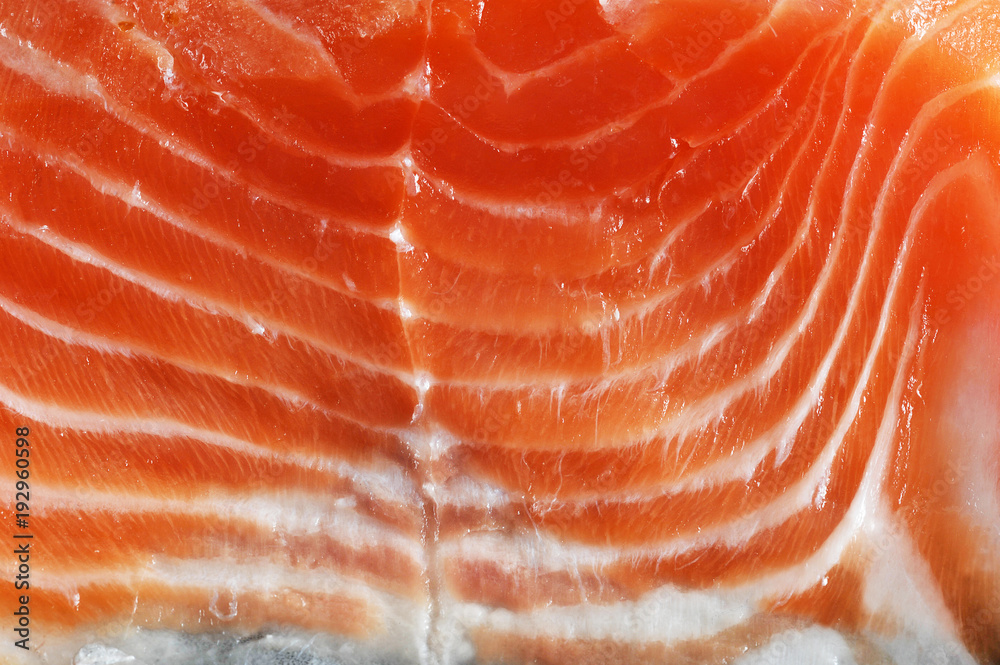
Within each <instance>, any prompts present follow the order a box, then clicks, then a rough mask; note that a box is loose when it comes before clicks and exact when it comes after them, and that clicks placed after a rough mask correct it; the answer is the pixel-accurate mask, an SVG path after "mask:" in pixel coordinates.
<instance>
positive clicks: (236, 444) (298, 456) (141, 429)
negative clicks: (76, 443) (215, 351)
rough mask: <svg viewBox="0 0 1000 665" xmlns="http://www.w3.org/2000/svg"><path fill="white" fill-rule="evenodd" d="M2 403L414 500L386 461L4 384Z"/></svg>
mask: <svg viewBox="0 0 1000 665" xmlns="http://www.w3.org/2000/svg"><path fill="white" fill-rule="evenodd" d="M0 404H3V405H4V406H6V407H7V408H9V409H11V410H12V411H15V412H16V413H20V414H22V415H24V416H26V417H28V418H31V419H32V420H34V421H36V422H39V423H46V424H47V425H48V426H49V427H53V428H67V429H73V430H78V431H81V432H84V433H91V434H118V433H124V434H144V435H151V436H157V437H162V438H165V439H166V438H170V437H183V438H189V439H193V440H197V441H200V442H203V443H205V444H206V445H208V446H218V447H221V448H225V449H227V450H232V451H234V452H237V453H239V454H242V455H246V456H247V457H249V458H251V459H255V460H259V461H260V462H263V463H265V464H266V463H267V462H279V463H282V464H290V465H293V466H296V467H299V468H302V469H307V470H311V471H319V472H322V473H330V474H333V475H335V476H337V477H339V478H342V479H345V480H347V481H349V482H350V483H352V484H353V485H354V486H356V487H357V488H358V491H359V492H360V493H363V494H365V495H368V496H371V498H373V499H376V500H379V501H383V502H386V503H402V504H404V505H405V504H407V503H411V502H412V501H415V495H414V494H413V488H412V483H411V482H410V479H409V477H408V475H407V472H406V471H405V469H403V468H402V467H392V466H389V465H388V464H386V465H382V466H380V467H379V468H377V469H375V470H369V469H363V468H359V467H357V466H355V465H353V464H351V463H348V462H345V461H343V460H338V459H335V458H329V457H317V456H311V455H307V454H304V453H300V452H279V451H276V450H274V449H272V448H267V447H264V446H261V445H259V444H256V443H253V442H251V441H246V440H243V439H238V438H236V437H232V436H228V435H225V434H221V433H218V432H214V431H209V430H203V429H198V428H195V427H191V426H189V425H185V424H184V423H181V422H178V421H174V420H168V419H151V418H127V417H121V416H110V415H107V414H102V413H93V412H85V411H71V410H68V409H64V408H62V407H60V406H57V405H52V404H43V403H41V402H36V401H33V400H28V399H25V398H23V397H22V396H20V395H18V394H17V393H16V392H14V391H12V390H11V389H10V388H9V387H7V386H5V385H0Z"/></svg>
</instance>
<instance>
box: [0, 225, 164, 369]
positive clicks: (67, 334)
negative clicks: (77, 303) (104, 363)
mask: <svg viewBox="0 0 1000 665" xmlns="http://www.w3.org/2000/svg"><path fill="white" fill-rule="evenodd" d="M0 223H2V219H0ZM0 311H3V312H5V313H6V314H8V315H10V316H11V318H13V319H15V320H17V321H20V322H21V323H23V324H24V325H26V326H28V327H29V328H31V329H32V330H35V331H37V332H39V333H41V334H43V335H45V336H47V337H49V338H51V339H57V340H59V341H60V342H64V343H65V344H67V345H73V346H83V347H87V348H90V349H94V350H95V351H98V352H100V353H107V354H114V355H119V356H123V357H125V358H132V357H133V356H136V355H146V354H145V353H143V352H139V353H137V352H136V349H134V348H132V347H130V346H127V345H125V344H121V343H119V342H116V341H114V340H112V339H106V338H103V337H98V336H97V335H91V334H90V333H87V332H83V331H81V330H77V329H76V328H71V327H69V326H64V325H63V324H61V323H59V322H57V321H53V320H52V319H48V318H45V317H44V316H41V315H40V314H38V313H37V312H34V311H32V310H30V309H27V308H26V307H22V306H21V305H18V304H17V303H15V302H14V301H13V300H8V299H7V298H5V297H3V296H2V295H0Z"/></svg>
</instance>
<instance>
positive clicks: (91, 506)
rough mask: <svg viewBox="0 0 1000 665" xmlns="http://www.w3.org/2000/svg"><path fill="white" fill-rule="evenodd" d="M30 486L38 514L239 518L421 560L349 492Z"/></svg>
mask: <svg viewBox="0 0 1000 665" xmlns="http://www.w3.org/2000/svg"><path fill="white" fill-rule="evenodd" d="M34 489H35V490H37V491H36V495H37V498H36V500H35V501H34V502H33V503H32V508H33V511H34V512H35V513H36V514H37V515H39V516H44V515H46V514H57V513H61V512H75V511H86V512H88V513H91V514H98V513H102V512H108V513H111V514H114V515H122V516H126V515H132V516H136V517H141V516H143V515H154V516H155V515H164V514H166V515H187V516H195V517H203V518H205V520H206V521H209V522H212V521H214V522H217V523H219V524H220V525H225V524H227V523H228V521H229V520H239V521H241V522H246V523H248V524H253V525H256V526H258V527H259V528H260V529H261V530H262V531H264V532H268V533H272V534H274V535H275V538H276V539H281V538H284V537H285V536H312V537H321V536H327V537H329V538H331V539H334V540H337V541H338V542H339V543H341V544H342V545H344V546H345V547H347V548H349V549H352V550H360V549H363V548H368V547H372V546H378V547H383V548H386V549H390V550H392V551H394V552H397V553H399V554H403V555H405V556H407V557H409V558H410V559H412V560H413V561H414V562H417V563H422V562H423V559H424V551H423V546H422V544H421V543H420V541H419V539H417V540H414V539H411V538H410V537H408V536H406V535H405V534H403V533H400V532H398V531H396V530H395V529H394V527H392V526H390V525H387V524H385V523H384V522H381V521H379V520H377V519H375V518H373V517H370V516H368V515H365V514H363V513H360V512H358V510H357V505H356V501H355V500H354V497H352V496H351V495H350V494H347V495H341V496H336V495H334V494H332V493H330V494H327V495H315V494H310V493H308V492H305V491H303V490H297V489H289V490H281V491H261V492H259V493H256V494H252V495H247V494H238V493H234V492H232V491H214V490H213V491H212V492H211V493H206V494H204V495H203V496H202V497H201V498H199V499H197V500H194V501H191V500H189V499H174V498H164V497H154V496H149V495H142V494H137V493H109V492H100V491H96V490H92V489H70V488H66V487H58V486H51V485H46V484H38V485H37V487H35V488H34ZM180 535H183V534H180Z"/></svg>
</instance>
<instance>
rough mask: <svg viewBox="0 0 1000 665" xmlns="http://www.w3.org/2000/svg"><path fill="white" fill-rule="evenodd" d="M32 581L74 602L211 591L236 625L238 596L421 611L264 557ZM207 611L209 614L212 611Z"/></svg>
mask: <svg viewBox="0 0 1000 665" xmlns="http://www.w3.org/2000/svg"><path fill="white" fill-rule="evenodd" d="M37 577H38V581H37V582H36V581H35V579H32V588H35V589H41V590H51V591H55V592H62V593H63V594H65V595H66V596H67V598H69V599H70V600H72V601H75V602H81V600H80V595H79V593H80V591H81V590H83V589H86V588H87V587H101V586H118V585H122V586H126V587H133V588H134V589H136V591H139V589H141V587H142V586H144V585H147V584H153V585H164V586H167V587H174V588H177V589H191V590H197V589H201V590H205V591H210V592H213V598H215V599H217V600H218V601H219V607H218V608H217V610H218V612H213V614H215V615H216V616H217V617H218V618H220V619H234V620H236V623H237V624H238V616H239V602H240V596H241V595H242V594H253V595H258V594H260V595H265V596H266V595H269V594H278V593H281V592H283V591H284V592H287V591H291V592H295V593H297V594H299V595H302V596H303V598H302V600H303V602H304V603H309V602H310V600H315V597H316V596H344V597H346V599H348V600H354V601H356V602H362V603H365V604H366V605H369V606H371V608H372V609H375V610H376V611H378V612H379V613H380V614H383V613H386V612H392V613H396V612H399V611H400V610H403V611H405V612H406V613H408V614H410V615H411V616H413V617H417V616H419V614H420V613H421V612H422V611H423V607H422V606H423V604H422V603H420V602H419V601H413V600H409V599H406V598H402V597H400V596H397V595H396V594H393V593H391V592H389V591H383V590H380V589H377V588H375V587H373V586H371V585H369V584H366V583H365V582H363V581H359V580H354V579H351V578H349V577H347V576H344V575H340V574H337V573H333V572H331V571H329V570H305V569H293V568H287V567H285V566H281V565H278V564H275V563H273V562H271V561H268V560H266V559H263V558H249V557H248V558H247V559H245V560H244V561H234V560H232V559H228V558H214V559H193V560H187V559H177V558H174V557H165V556H164V557H161V556H157V557H155V558H154V559H153V560H152V561H150V562H148V563H146V565H141V567H138V566H136V567H132V568H126V569H124V570H116V571H108V570H87V569H77V570H74V571H72V572H67V573H50V572H45V571H42V572H40V573H39V574H38V575H37ZM310 597H312V598H310ZM136 600H137V602H138V603H141V602H142V596H141V595H139V596H137V599H136ZM213 606H214V603H213ZM234 606H235V607H234ZM206 609H208V610H209V611H212V608H211V607H210V608H206ZM404 616H405V615H404ZM411 622H412V619H411Z"/></svg>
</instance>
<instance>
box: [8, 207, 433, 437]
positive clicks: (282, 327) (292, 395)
mask: <svg viewBox="0 0 1000 665" xmlns="http://www.w3.org/2000/svg"><path fill="white" fill-rule="evenodd" d="M0 221H3V222H5V223H6V224H7V225H9V226H11V227H13V228H14V229H16V230H17V231H19V232H20V233H24V234H26V235H30V236H31V237H33V238H35V239H37V240H38V241H40V242H41V243H43V244H45V245H46V246H48V247H51V248H52V249H54V250H56V251H58V252H60V253H61V254H64V255H66V256H68V257H70V258H71V259H73V260H74V261H77V262H79V263H83V264H86V265H89V266H93V267H95V268H99V269H101V270H104V271H107V272H109V273H111V274H113V275H115V276H116V277H119V278H121V279H122V280H124V281H126V282H128V283H130V284H133V285H135V286H137V287H139V288H140V289H142V290H145V291H147V292H149V293H151V294H152V295H154V296H156V297H158V298H160V299H163V300H165V301H167V302H168V303H172V304H180V305H187V306H190V307H192V308H194V309H196V310H200V311H202V312H205V313H206V314H209V315H210V316H213V317H219V318H223V319H226V320H229V321H233V322H235V323H237V324H239V325H241V326H243V327H244V328H245V329H246V335H247V337H248V338H250V339H254V338H257V337H264V338H265V339H267V340H268V341H276V340H277V339H278V337H279V336H281V337H285V338H287V339H289V340H295V341H298V342H300V343H302V344H304V345H306V346H308V347H312V348H313V349H316V350H317V351H320V352H322V353H326V354H329V355H331V356H333V357H334V358H335V359H336V360H338V361H340V362H342V363H344V364H345V365H354V366H357V367H358V368H361V369H364V370H367V371H369V372H370V373H372V374H375V375H383V376H389V377H393V378H396V379H398V380H399V381H401V382H403V383H406V384H408V385H411V386H412V385H414V383H413V378H412V377H411V376H410V375H409V374H408V373H406V372H401V371H399V370H396V369H393V368H391V367H383V366H381V365H377V364H375V363H373V362H371V361H370V360H367V359H365V358H363V357H361V356H360V355H351V354H350V352H349V351H348V350H347V349H344V348H341V347H339V346H337V345H336V344H334V343H331V341H328V340H322V339H318V338H316V337H314V336H312V335H310V334H308V333H306V332H305V331H302V330H297V329H295V328H294V327H290V326H288V325H287V324H285V323H282V322H280V321H277V320H276V319H268V318H267V317H265V316H260V315H259V313H257V312H255V313H253V314H240V313H239V312H237V311H236V310H234V309H233V308H232V306H231V305H229V304H226V303H222V302H220V301H218V300H215V299H214V298H211V297H208V296H203V295H199V294H197V293H194V292H191V291H189V290H188V289H185V288H183V287H180V286H178V285H176V284H171V283H169V282H165V281H163V280H160V279H157V278H155V277H150V276H149V275H147V274H146V273H143V272H141V271H138V270H134V269H132V268H129V267H127V266H125V265H123V264H121V263H118V262H117V261H115V260H113V259H111V258H109V257H107V256H105V255H104V254H101V253H100V252H98V251H96V250H95V249H94V248H92V247H90V246H88V245H83V244H80V243H77V242H74V241H72V240H68V239H67V238H65V237H63V236H62V235H60V234H59V233H57V232H55V231H53V230H52V229H50V228H48V227H47V226H36V225H33V224H30V223H28V222H25V221H24V220H22V219H20V218H17V217H15V216H13V215H12V214H11V213H10V212H9V211H7V210H4V209H3V205H2V204H0ZM348 298H350V296H348ZM352 299H353V298H352ZM258 319H261V320H263V323H264V324H266V326H267V327H266V328H265V327H264V325H263V324H262V323H261V321H259V320H258ZM261 328H263V331H261ZM147 353H148V354H149V355H153V352H152V351H147ZM172 362H173V360H172ZM201 371H204V369H203V368H202V370H201ZM219 376H221V377H222V378H226V379H230V380H232V378H231V377H229V376H228V375H219ZM261 385H264V384H261ZM269 390H271V391H272V392H280V393H282V394H284V395H287V396H289V397H288V399H294V400H296V401H303V402H309V400H308V399H306V398H305V397H303V396H301V395H299V394H298V393H296V392H295V391H294V390H291V389H288V388H284V387H281V388H278V387H269ZM344 417H345V418H349V417H350V416H346V415H345V416H344Z"/></svg>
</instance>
